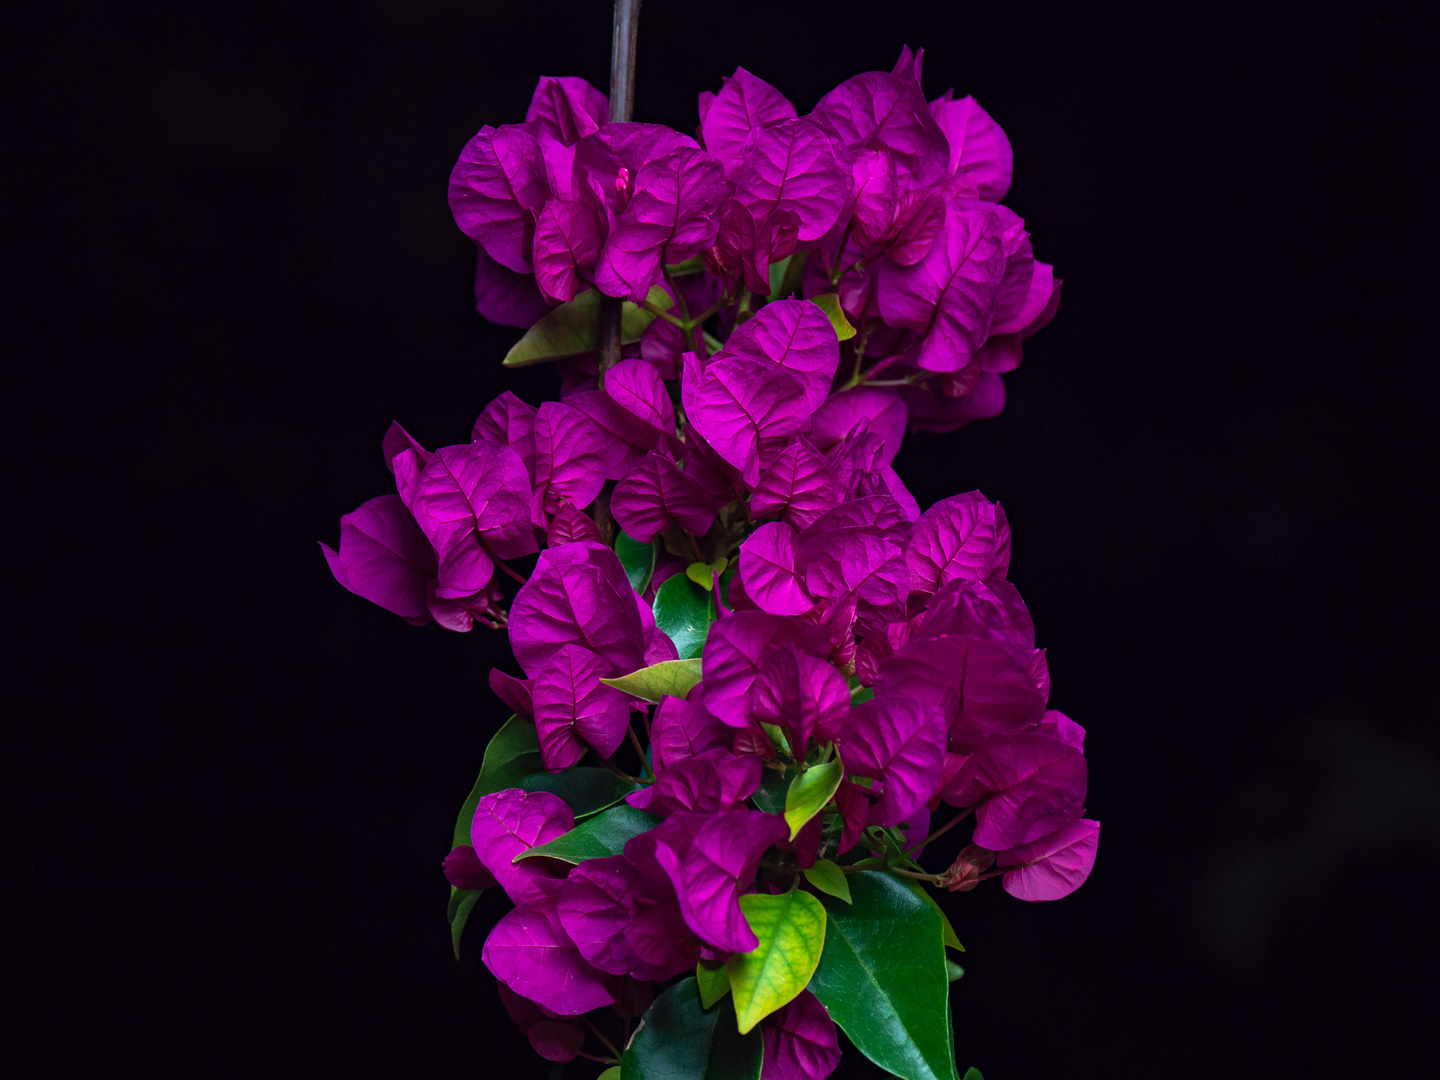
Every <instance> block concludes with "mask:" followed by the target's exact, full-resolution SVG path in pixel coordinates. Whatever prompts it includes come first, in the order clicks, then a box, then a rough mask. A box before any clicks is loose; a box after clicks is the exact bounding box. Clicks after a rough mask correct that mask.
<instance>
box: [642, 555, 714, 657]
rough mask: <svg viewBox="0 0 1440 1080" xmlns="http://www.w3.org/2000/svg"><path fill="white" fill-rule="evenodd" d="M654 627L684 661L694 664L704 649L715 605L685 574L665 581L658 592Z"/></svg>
mask: <svg viewBox="0 0 1440 1080" xmlns="http://www.w3.org/2000/svg"><path fill="white" fill-rule="evenodd" d="M654 607H655V625H656V626H658V627H659V628H660V629H661V630H662V631H663V632H664V633H665V634H666V635H667V636H668V637H669V638H670V640H671V641H673V642H674V643H675V650H676V651H677V652H678V653H679V654H680V659H681V660H693V659H695V658H696V657H698V656H699V655H700V653H701V651H702V650H703V649H704V647H705V638H706V637H707V636H708V635H709V633H710V623H711V622H712V621H713V620H714V618H715V604H714V601H713V600H712V599H711V596H710V594H709V593H708V592H706V591H705V590H704V589H702V588H700V586H699V585H696V584H695V583H694V582H693V581H691V580H690V579H689V578H688V577H686V576H685V575H684V574H676V575H675V576H673V577H668V578H666V579H665V581H664V583H663V584H661V586H660V588H658V589H656V590H655V605H654Z"/></svg>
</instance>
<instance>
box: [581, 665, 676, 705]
mask: <svg viewBox="0 0 1440 1080" xmlns="http://www.w3.org/2000/svg"><path fill="white" fill-rule="evenodd" d="M600 681H601V682H602V683H604V684H605V685H606V686H613V687H614V688H615V689H616V690H620V691H622V692H624V693H626V694H629V695H630V696H631V697H637V698H643V699H644V700H646V701H657V702H658V701H659V700H660V699H661V698H662V697H665V696H666V695H667V694H668V695H669V696H670V697H678V698H683V697H685V696H686V695H687V694H689V693H690V691H691V690H693V689H695V686H696V684H698V683H699V682H700V661H699V659H698V658H697V659H695V660H662V661H660V663H658V664H651V665H650V666H649V667H643V668H641V669H640V670H639V671H632V672H631V673H630V674H629V675H621V676H620V677H619V678H616V679H601V680H600Z"/></svg>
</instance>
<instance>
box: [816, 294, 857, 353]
mask: <svg viewBox="0 0 1440 1080" xmlns="http://www.w3.org/2000/svg"><path fill="white" fill-rule="evenodd" d="M810 302H811V303H812V304H814V305H815V306H816V307H818V308H819V309H820V310H821V311H823V312H824V313H825V317H826V318H827V319H829V320H830V325H831V326H833V327H834V328H835V336H836V337H837V338H839V339H840V340H841V341H848V340H849V339H850V338H852V337H854V336H855V327H853V326H851V325H850V320H849V319H847V318H846V317H845V312H844V311H843V310H841V308H840V297H838V296H836V295H835V294H834V293H826V294H825V295H824V296H812V297H811V298H810Z"/></svg>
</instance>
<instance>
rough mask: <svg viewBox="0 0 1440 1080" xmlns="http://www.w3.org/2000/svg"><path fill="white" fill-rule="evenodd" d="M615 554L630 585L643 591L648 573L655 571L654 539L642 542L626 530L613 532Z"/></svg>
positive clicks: (648, 581)
mask: <svg viewBox="0 0 1440 1080" xmlns="http://www.w3.org/2000/svg"><path fill="white" fill-rule="evenodd" d="M615 554H616V555H617V556H619V558H620V565H621V566H623V567H624V568H625V576H626V577H627V578H629V579H630V587H631V588H632V589H634V590H635V591H636V592H637V593H643V592H644V591H645V586H647V585H649V584H650V575H651V574H653V573H654V572H655V541H654V540H651V541H650V543H648V544H642V543H641V542H640V541H639V540H636V539H635V538H634V537H633V536H631V535H630V534H629V533H627V532H617V533H616V534H615Z"/></svg>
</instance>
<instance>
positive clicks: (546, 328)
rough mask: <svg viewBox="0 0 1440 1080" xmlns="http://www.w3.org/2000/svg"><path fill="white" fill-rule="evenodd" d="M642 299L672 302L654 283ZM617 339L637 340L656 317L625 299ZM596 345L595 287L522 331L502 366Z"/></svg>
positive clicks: (521, 364)
mask: <svg viewBox="0 0 1440 1080" xmlns="http://www.w3.org/2000/svg"><path fill="white" fill-rule="evenodd" d="M646 300H647V301H648V302H649V303H650V305H651V306H652V307H657V308H659V309H661V310H662V311H668V310H669V308H670V305H671V303H672V302H673V301H671V299H670V294H669V293H667V292H666V291H665V290H664V288H662V287H661V286H659V285H656V286H655V287H654V288H653V289H651V290H650V295H649V296H648V297H646ZM620 312H621V314H620V340H621V341H622V342H633V341H639V340H640V335H641V334H643V333H644V332H645V328H646V327H647V326H649V325H650V324H651V323H652V322H654V321H655V318H656V316H655V315H654V314H653V313H652V312H649V311H646V310H645V309H644V308H643V307H641V306H640V305H638V304H632V303H631V302H630V301H629V300H626V301H625V303H624V304H623V305H621V308H620ZM599 347H600V293H599V292H598V291H596V290H595V289H591V290H590V291H588V292H583V293H581V294H580V295H579V296H577V297H576V298H575V299H574V300H571V301H569V302H568V303H565V304H561V305H560V306H559V307H557V308H554V309H552V310H551V311H549V312H548V313H546V314H545V315H544V316H543V317H542V318H541V319H540V321H539V322H537V323H536V324H535V325H534V326H532V327H530V329H529V330H527V331H525V336H524V337H522V338H521V339H520V340H519V341H517V342H516V343H515V345H514V347H513V348H511V350H510V351H509V352H508V353H506V354H505V366H506V367H512V368H514V367H528V366H530V365H531V364H539V363H543V362H544V361H546V360H559V359H560V358H561V357H563V356H576V355H578V354H579V353H587V352H594V351H595V350H596V349H598V348H599Z"/></svg>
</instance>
